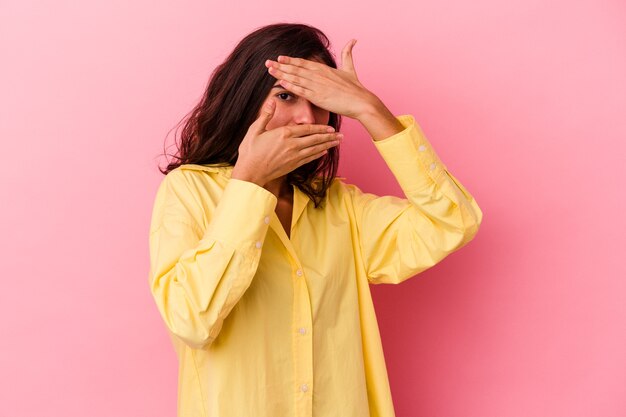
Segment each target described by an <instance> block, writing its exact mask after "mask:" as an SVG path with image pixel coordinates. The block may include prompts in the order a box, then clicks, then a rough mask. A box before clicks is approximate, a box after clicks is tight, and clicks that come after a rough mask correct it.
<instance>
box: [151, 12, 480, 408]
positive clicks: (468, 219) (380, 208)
mask: <svg viewBox="0 0 626 417" xmlns="http://www.w3.org/2000/svg"><path fill="white" fill-rule="evenodd" d="M353 46H354V41H351V42H349V43H348V44H347V45H346V46H345V47H344V49H343V51H342V66H341V68H337V65H336V64H335V61H334V59H333V57H332V55H331V54H330V52H329V50H328V47H329V42H328V39H327V38H326V36H325V35H324V34H323V33H322V32H320V31H319V30H318V29H316V28H313V27H311V26H307V25H303V24H274V25H269V26H265V27H262V28H260V29H258V30H256V31H254V32H252V33H251V34H249V35H248V36H246V37H245V38H244V39H243V40H242V41H241V42H240V43H239V44H238V45H237V47H236V48H235V49H234V51H233V52H232V53H231V54H230V56H229V57H228V58H227V59H226V60H225V62H224V63H222V64H221V65H220V66H219V67H218V68H217V69H216V70H215V72H214V73H213V74H212V77H211V81H210V83H209V85H208V87H207V91H206V93H205V95H204V97H203V99H202V100H201V102H200V104H198V106H197V107H196V108H195V109H194V111H193V113H192V114H191V117H190V118H189V120H188V121H187V123H186V125H185V128H184V130H183V135H182V141H181V145H180V149H179V154H178V155H177V158H178V162H176V163H172V164H170V165H169V166H168V168H167V170H166V171H165V172H164V173H166V174H167V175H166V177H165V178H164V179H163V181H162V183H161V185H160V187H159V189H158V191H157V194H156V198H155V203H154V209H153V213H152V223H151V228H150V257H151V264H150V290H151V293H152V295H153V297H154V299H155V301H156V305H157V307H158V310H159V312H160V314H161V317H162V318H163V320H164V321H165V324H166V327H167V330H168V331H169V334H170V336H171V339H172V342H173V344H174V347H175V349H176V352H177V354H178V360H179V379H178V383H179V390H178V395H179V397H178V415H179V416H185V417H191V416H206V417H209V416H220V417H231V416H232V417H241V416H261V417H270V416H271V417H276V416H313V415H315V416H324V417H327V416H341V417H351V416H354V417H357V416H358V417H363V416H368V415H371V416H382V417H388V416H393V415H394V410H393V403H392V399H391V393H390V388H389V383H388V379H387V372H386V367H385V360H384V356H383V350H382V345H381V340H380V336H379V331H378V326H377V322H376V316H375V312H374V307H373V304H372V299H371V295H370V292H369V285H368V284H380V283H392V284H397V283H400V282H402V281H404V280H406V279H408V278H410V277H412V276H414V275H416V274H418V273H419V272H421V271H423V270H425V269H427V268H429V267H431V266H433V265H435V264H436V263H438V262H439V261H441V260H442V259H443V258H444V257H445V256H447V255H448V254H450V253H451V252H453V251H455V250H457V249H459V248H461V247H462V246H464V245H465V244H466V243H467V242H469V241H470V240H471V239H472V238H473V237H474V236H475V234H476V232H477V231H478V228H479V226H480V223H481V221H482V212H481V210H480V208H479V207H478V205H477V204H476V202H475V200H474V199H473V197H472V196H471V195H470V194H469V193H468V191H467V190H466V189H465V188H464V187H463V186H462V185H461V183H460V182H459V181H458V180H457V179H456V178H455V177H454V176H453V175H452V174H451V173H449V172H448V171H447V169H446V167H445V165H444V164H443V163H442V162H441V160H440V159H439V157H438V156H437V154H436V153H435V151H434V150H433V148H432V147H431V145H430V143H429V142H428V140H427V139H426V137H425V136H424V134H423V132H422V131H421V129H420V128H419V126H418V125H417V124H416V123H415V119H414V118H413V116H411V115H401V116H397V117H394V116H393V115H392V113H391V112H390V111H389V110H388V109H387V108H386V107H385V106H384V104H383V103H382V102H381V101H380V100H379V99H378V98H377V97H376V96H375V95H374V94H373V93H372V92H370V91H369V90H367V89H366V88H365V87H364V86H363V85H362V84H361V83H360V82H359V80H358V78H357V75H356V71H355V68H354V65H353V60H352V48H353ZM341 116H347V117H351V118H353V119H356V120H358V121H360V122H361V123H362V124H363V126H364V127H365V128H366V129H367V131H368V132H369V134H370V136H371V142H372V143H373V145H374V146H375V147H376V149H377V150H378V151H379V152H380V154H381V155H382V157H383V159H384V160H385V162H386V163H387V165H388V166H389V168H390V170H391V171H392V173H393V175H394V176H395V178H396V179H397V181H398V183H399V185H400V186H401V187H402V190H403V191H404V193H405V196H406V198H398V197H394V196H376V195H374V194H369V193H364V192H362V191H361V190H360V189H359V188H358V187H356V186H354V185H351V184H347V183H345V182H344V181H342V180H343V179H342V178H339V177H336V170H337V164H338V155H339V154H338V149H337V146H338V144H339V143H340V142H341V137H340V135H339V134H338V131H339V127H340V124H341ZM329 126H331V127H332V128H333V129H329ZM331 130H333V132H331ZM364 145H365V144H364Z"/></svg>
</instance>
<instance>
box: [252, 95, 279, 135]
mask: <svg viewBox="0 0 626 417" xmlns="http://www.w3.org/2000/svg"><path fill="white" fill-rule="evenodd" d="M275 108H276V102H274V100H270V101H268V102H267V103H265V104H264V105H263V107H262V108H261V114H259V117H257V119H256V120H255V121H254V123H252V126H251V127H252V129H253V130H254V131H255V132H256V133H263V132H264V131H265V127H266V126H267V124H268V123H269V121H270V120H271V119H272V116H274V109H275Z"/></svg>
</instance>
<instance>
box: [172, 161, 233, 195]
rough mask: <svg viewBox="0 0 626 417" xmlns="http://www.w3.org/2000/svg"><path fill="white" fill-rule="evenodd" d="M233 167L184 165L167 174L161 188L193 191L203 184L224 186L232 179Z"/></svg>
mask: <svg viewBox="0 0 626 417" xmlns="http://www.w3.org/2000/svg"><path fill="white" fill-rule="evenodd" d="M232 169H233V166H232V165H227V166H219V165H198V164H183V165H180V166H178V167H176V168H174V169H173V170H171V171H170V172H168V173H167V175H166V176H165V178H163V180H162V181H161V188H164V189H170V190H177V191H179V192H182V191H185V190H187V191H191V192H192V191H193V190H194V189H195V188H198V187H199V186H200V184H202V185H203V186H204V187H203V188H205V187H206V185H213V186H216V187H218V188H219V187H220V185H221V186H224V185H225V183H226V181H227V180H228V179H229V178H230V175H231V173H232Z"/></svg>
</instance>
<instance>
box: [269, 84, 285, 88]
mask: <svg viewBox="0 0 626 417" xmlns="http://www.w3.org/2000/svg"><path fill="white" fill-rule="evenodd" d="M272 88H283V86H282V85H280V84H276V85H274V86H272Z"/></svg>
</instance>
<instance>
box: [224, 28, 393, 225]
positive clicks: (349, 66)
mask: <svg viewBox="0 0 626 417" xmlns="http://www.w3.org/2000/svg"><path fill="white" fill-rule="evenodd" d="M355 43H356V40H355V39H352V40H350V41H349V42H348V43H347V44H346V45H345V46H344V48H343V49H342V53H341V57H342V64H341V66H340V67H339V68H337V69H335V68H331V67H329V66H328V65H326V64H324V63H322V62H319V61H315V60H308V59H303V58H293V57H288V56H283V55H281V56H278V58H277V61H273V60H270V59H268V60H267V61H266V62H265V66H266V68H267V71H268V72H269V74H270V75H272V76H273V77H274V78H276V80H277V83H276V84H275V86H277V87H276V88H272V90H271V91H270V93H269V94H268V95H267V97H266V98H265V101H264V103H263V106H261V107H262V109H261V110H260V111H259V115H261V112H262V111H263V108H264V107H265V106H266V105H267V104H269V102H270V101H274V103H275V104H274V105H275V108H274V111H273V114H272V116H271V119H270V120H269V122H267V125H266V127H265V130H266V131H268V130H272V129H276V128H279V127H282V126H295V125H305V124H319V125H324V124H328V118H329V113H330V112H333V113H336V114H341V115H343V116H345V117H350V118H352V119H355V120H357V121H359V122H360V123H361V124H362V125H363V127H364V128H365V129H366V130H367V131H368V133H369V134H370V136H371V137H372V139H373V140H375V141H376V140H382V139H385V138H387V137H389V136H392V135H394V134H396V133H399V132H401V131H402V130H404V127H403V126H402V124H400V122H399V121H398V120H397V119H396V117H395V116H394V115H393V113H391V111H389V109H388V108H387V107H386V106H385V105H384V104H383V102H382V101H381V100H380V99H379V98H378V97H377V96H376V95H375V94H374V93H372V92H371V91H369V90H368V89H367V88H365V87H364V86H363V84H361V82H360V81H359V79H358V77H357V74H356V70H355V68H354V62H353V57H352V48H353V47H354V44H355ZM333 135H335V134H333ZM232 178H238V179H241V180H245V181H251V182H255V183H257V184H259V185H261V186H263V187H264V188H266V189H267V190H268V191H270V192H272V193H273V194H274V195H276V197H277V198H278V206H277V209H276V211H277V213H283V214H284V215H283V217H290V216H291V207H292V204H293V189H292V188H291V187H290V186H289V185H287V183H286V175H282V176H279V177H276V178H269V179H268V178H264V177H263V175H261V174H259V172H258V169H257V167H256V166H255V164H252V163H246V162H245V161H244V162H242V163H239V161H238V163H237V164H236V165H235V168H234V170H233V173H232ZM279 217H280V214H279ZM281 221H283V224H284V225H285V226H288V224H289V223H290V221H291V220H290V218H281ZM286 230H289V228H288V227H286Z"/></svg>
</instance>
